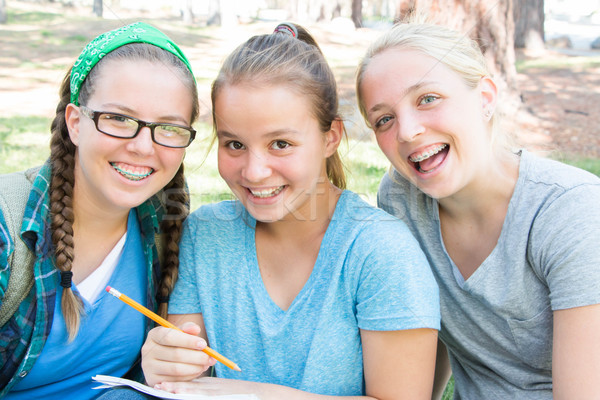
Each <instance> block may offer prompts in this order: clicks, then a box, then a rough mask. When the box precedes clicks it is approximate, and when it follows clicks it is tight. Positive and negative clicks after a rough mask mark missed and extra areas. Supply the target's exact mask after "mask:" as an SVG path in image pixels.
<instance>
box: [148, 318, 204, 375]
mask: <svg viewBox="0 0 600 400" xmlns="http://www.w3.org/2000/svg"><path fill="white" fill-rule="evenodd" d="M168 320H169V321H170V322H172V323H173V324H174V325H176V326H178V327H180V328H181V329H182V330H183V331H184V332H186V333H183V332H179V331H177V330H175V329H170V328H164V327H157V328H154V329H152V330H151V331H150V333H149V334H148V338H147V339H146V342H145V343H144V346H143V347H142V369H143V371H144V376H145V378H146V382H147V384H148V385H149V386H154V385H155V384H157V383H159V382H164V381H189V380H192V379H194V378H198V377H199V376H201V375H202V374H203V373H205V372H206V371H207V369H208V368H209V367H210V366H212V365H214V364H215V360H214V359H213V358H211V357H209V356H208V355H206V354H205V353H204V352H202V351H201V350H202V349H204V348H205V347H206V346H207V343H206V333H205V331H204V320H203V318H202V314H181V315H169V317H168Z"/></svg>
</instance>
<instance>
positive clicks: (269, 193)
mask: <svg viewBox="0 0 600 400" xmlns="http://www.w3.org/2000/svg"><path fill="white" fill-rule="evenodd" d="M283 188H285V185H282V186H277V187H273V188H269V189H254V190H253V189H250V188H248V191H249V192H250V193H251V194H252V196H254V197H258V198H260V199H267V198H269V197H275V196H277V195H278V194H279V193H281V191H282V190H283Z"/></svg>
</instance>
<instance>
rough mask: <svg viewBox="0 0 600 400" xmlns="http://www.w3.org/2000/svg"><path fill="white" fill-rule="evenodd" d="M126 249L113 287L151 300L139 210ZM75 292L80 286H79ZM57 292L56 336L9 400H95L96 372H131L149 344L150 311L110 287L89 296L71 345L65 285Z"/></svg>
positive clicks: (52, 332)
mask: <svg viewBox="0 0 600 400" xmlns="http://www.w3.org/2000/svg"><path fill="white" fill-rule="evenodd" d="M127 225H128V226H127V239H125V245H124V248H123V253H122V254H121V257H120V259H119V262H118V264H117V267H116V269H115V271H114V272H113V274H112V276H111V278H110V280H109V283H108V284H109V285H110V286H113V287H115V288H116V289H118V290H120V291H122V292H123V293H125V294H126V295H127V296H129V297H131V298H132V299H134V300H135V301H137V302H139V303H142V304H144V303H145V301H146V287H147V277H146V261H145V260H146V259H145V256H144V252H143V246H142V241H141V236H140V228H139V224H138V219H137V217H136V215H135V210H131V212H130V214H129V220H128V223H127ZM74 288H75V290H76V289H77V288H76V287H75V285H74ZM59 289H60V290H58V291H57V295H56V303H55V311H54V319H53V321H52V329H51V330H50V335H49V336H48V339H47V341H46V344H45V345H44V348H43V350H42V353H41V354H40V357H39V358H38V360H37V361H36V362H35V364H34V366H33V368H32V369H31V371H30V372H29V374H28V375H27V376H26V377H25V378H23V380H21V381H20V382H19V383H17V384H16V385H15V386H14V387H13V388H12V390H11V391H10V392H9V393H8V394H7V396H6V397H5V399H7V400H16V399H23V400H25V399H27V400H30V399H60V400H62V399H77V400H84V399H93V398H95V397H97V396H99V395H101V394H102V393H104V392H103V391H102V390H93V389H92V388H93V387H96V386H99V385H98V383H97V382H94V381H92V376H94V375H97V374H101V375H113V376H122V375H123V374H125V373H126V372H127V371H128V370H129V369H130V368H131V366H132V365H133V363H134V362H135V361H136V359H137V357H138V356H139V353H140V349H141V347H142V344H143V343H144V332H145V320H144V318H145V317H144V315H143V314H141V313H140V312H138V311H136V310H134V309H133V308H131V307H130V306H128V305H126V304H125V303H123V302H122V301H119V300H118V299H116V298H115V297H113V296H111V295H110V294H108V293H107V292H106V291H104V290H103V291H102V293H101V294H100V295H99V296H98V298H97V299H96V300H95V301H94V303H93V304H90V303H89V302H87V301H86V300H85V299H82V300H83V304H84V307H85V315H84V316H83V317H82V319H81V325H80V328H79V333H78V335H77V336H76V337H75V339H74V340H73V342H71V343H68V333H67V330H66V326H65V320H64V317H63V314H62V309H61V300H62V293H63V291H62V288H59Z"/></svg>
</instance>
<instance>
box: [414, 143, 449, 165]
mask: <svg viewBox="0 0 600 400" xmlns="http://www.w3.org/2000/svg"><path fill="white" fill-rule="evenodd" d="M447 146H448V145H447V144H442V145H440V146H438V147H436V148H433V149H431V150H429V151H427V152H425V153H423V154H421V155H420V156H418V157H409V158H408V159H409V160H410V161H412V162H414V163H416V162H421V161H423V160H426V159H428V158H429V157H431V156H433V155H435V154H437V153H439V152H440V151H442V150H444V149H445V148H446V147H447Z"/></svg>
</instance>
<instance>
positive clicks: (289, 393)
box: [160, 329, 437, 400]
mask: <svg viewBox="0 0 600 400" xmlns="http://www.w3.org/2000/svg"><path fill="white" fill-rule="evenodd" d="M361 338H362V342H363V362H364V368H365V382H366V392H367V396H352V397H344V398H345V399H357V400H358V399H373V400H375V399H379V400H388V399H389V400H401V399H410V400H414V399H417V400H418V399H429V398H430V397H431V388H432V384H433V374H434V364H435V347H436V342H437V331H435V330H432V329H411V330H405V331H365V330H363V331H361ZM160 388H161V389H163V390H167V391H169V392H174V393H195V394H205V395H207V394H210V395H225V394H242V393H246V394H248V393H252V394H255V395H256V396H258V397H259V398H260V399H261V400H281V399H286V400H327V399H336V398H340V397H339V396H325V395H318V394H313V393H307V392H303V391H301V390H297V389H293V388H290V387H286V386H281V385H273V384H268V383H259V382H247V381H242V380H233V379H219V378H202V379H200V380H197V381H195V382H164V383H161V384H160Z"/></svg>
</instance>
